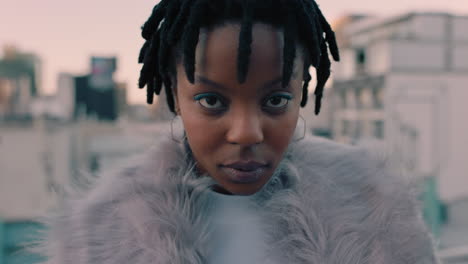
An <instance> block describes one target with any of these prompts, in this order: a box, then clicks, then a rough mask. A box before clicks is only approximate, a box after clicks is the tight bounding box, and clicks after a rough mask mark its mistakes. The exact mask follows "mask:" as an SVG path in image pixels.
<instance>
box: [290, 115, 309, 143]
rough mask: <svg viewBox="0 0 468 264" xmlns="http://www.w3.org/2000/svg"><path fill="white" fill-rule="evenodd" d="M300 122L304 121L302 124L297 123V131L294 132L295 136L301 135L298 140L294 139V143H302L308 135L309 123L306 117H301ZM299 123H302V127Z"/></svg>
mask: <svg viewBox="0 0 468 264" xmlns="http://www.w3.org/2000/svg"><path fill="white" fill-rule="evenodd" d="M299 120H302V122H300V121H298V122H297V125H296V130H294V135H298V134H299V135H300V136H299V137H297V138H294V139H293V141H292V142H298V141H301V140H303V139H304V138H305V134H306V129H307V123H306V121H305V119H304V117H302V115H299ZM299 123H302V127H301V125H300V124H299Z"/></svg>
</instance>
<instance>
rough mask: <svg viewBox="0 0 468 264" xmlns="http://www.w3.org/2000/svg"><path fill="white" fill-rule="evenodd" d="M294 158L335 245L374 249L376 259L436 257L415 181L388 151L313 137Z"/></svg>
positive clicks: (305, 195) (307, 199) (307, 202)
mask: <svg viewBox="0 0 468 264" xmlns="http://www.w3.org/2000/svg"><path fill="white" fill-rule="evenodd" d="M291 161H292V163H293V164H294V165H295V166H297V170H298V172H299V174H300V181H301V182H300V184H298V186H297V189H298V192H299V193H300V194H301V197H302V199H303V200H304V208H306V209H305V210H306V211H307V212H311V213H313V214H316V215H318V216H319V217H320V218H321V219H322V220H323V221H326V226H329V228H327V229H328V231H327V233H328V234H329V236H330V237H332V238H333V239H332V241H330V242H331V245H334V247H336V248H340V247H343V246H345V247H349V248H352V249H354V250H356V251H361V252H370V253H369V254H370V255H369V259H372V260H373V261H371V262H374V263H436V259H435V257H434V248H433V244H432V240H431V238H430V235H429V233H428V232H427V230H426V227H425V225H424V223H423V220H422V216H421V212H422V209H421V206H420V203H419V201H418V199H417V192H416V188H414V187H415V185H414V183H413V182H412V181H411V177H409V176H407V175H404V173H403V172H402V170H401V167H400V166H398V164H397V163H395V162H394V161H393V160H391V159H390V158H389V157H388V156H386V155H385V154H384V153H382V151H377V150H376V149H370V148H368V147H355V146H347V145H342V144H338V143H335V142H331V141H328V140H325V139H318V138H308V139H306V140H305V141H304V142H303V143H302V144H301V145H300V146H296V147H295V148H294V149H293V150H292V152H291ZM312 207H313V208H312ZM345 234H349V235H345ZM337 250H338V251H341V250H340V249H337ZM338 251H337V252H338Z"/></svg>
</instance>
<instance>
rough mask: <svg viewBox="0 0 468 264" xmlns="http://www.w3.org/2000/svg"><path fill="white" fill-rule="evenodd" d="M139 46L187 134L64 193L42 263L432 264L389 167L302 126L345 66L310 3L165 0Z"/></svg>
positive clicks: (145, 72) (150, 84)
mask: <svg viewBox="0 0 468 264" xmlns="http://www.w3.org/2000/svg"><path fill="white" fill-rule="evenodd" d="M143 37H144V38H145V39H146V43H145V44H144V46H143V48H142V51H141V55H140V62H142V63H143V64H144V65H143V69H142V71H141V77H140V87H145V86H146V87H147V92H148V93H147V98H148V102H149V103H151V102H152V101H153V95H154V94H155V93H156V94H159V93H160V91H161V89H162V87H164V89H165V92H166V95H167V103H168V106H169V108H170V109H171V110H172V111H173V112H174V113H176V115H177V116H178V118H177V119H175V120H180V121H181V123H183V128H184V130H183V131H178V130H177V129H176V128H175V125H174V126H173V127H172V129H171V133H169V134H168V135H167V136H162V137H160V138H159V139H158V141H157V143H156V144H155V147H154V148H153V150H152V151H150V152H149V153H147V154H145V155H144V156H143V157H142V158H140V159H139V160H138V161H136V162H135V163H134V164H132V165H131V166H128V167H126V168H124V169H122V170H120V171H119V172H118V173H113V174H111V173H109V174H106V175H103V176H102V177H101V178H100V179H99V181H98V182H97V183H96V185H95V186H94V187H93V188H92V189H91V190H90V191H89V192H88V193H86V195H85V196H81V197H78V198H76V199H70V200H69V201H68V202H67V204H66V206H65V210H64V213H63V215H62V216H61V217H59V218H56V219H55V221H53V222H52V224H51V231H50V237H49V239H48V241H49V245H48V250H49V253H50V262H51V263H72V264H74V263H77V264H78V263H104V264H106V263H109V264H110V263H113V264H115V263H137V264H138V263H145V264H146V263H327V264H331V263H340V264H345V263H349V264H351V263H353V264H355V263H360V264H361V263H383V264H390V263H392V264H395V263H397V264H403V263H408V264H409V263H411V264H413V263H437V260H436V258H435V257H434V252H433V246H432V243H431V240H430V238H429V236H428V233H427V232H426V230H425V228H424V225H423V223H422V221H421V218H420V215H419V209H418V207H417V206H416V203H415V199H414V197H413V195H412V194H411V192H410V190H409V189H408V187H407V185H406V184H405V183H404V181H402V180H401V179H399V178H398V177H395V176H392V175H391V174H389V173H388V170H387V169H386V166H385V162H381V161H378V160H377V159H375V158H373V157H372V156H371V155H370V154H368V153H367V152H366V151H363V150H359V149H355V148H354V147H347V146H342V145H339V144H336V143H332V142H328V141H325V140H319V139H315V138H309V137H306V138H303V136H304V135H303V133H304V130H302V129H300V128H297V127H296V126H297V124H299V127H301V126H303V125H304V124H303V123H302V120H303V119H301V118H300V117H299V109H300V107H301V106H305V104H306V103H307V95H308V83H309V81H310V80H311V76H310V74H309V68H310V66H313V67H315V68H316V71H317V87H316V90H315V99H316V100H315V108H316V110H315V111H316V113H317V114H318V113H319V110H320V102H321V97H322V91H323V87H324V85H325V82H326V81H327V79H328V77H329V75H330V60H329V57H328V56H329V55H328V51H329V50H330V53H331V55H332V57H333V58H334V59H335V60H338V59H339V54H338V49H337V46H336V43H335V38H334V34H333V32H332V30H331V28H330V26H329V24H328V23H327V21H326V20H325V18H324V17H323V15H322V13H321V12H320V10H319V8H318V6H317V4H316V3H315V2H314V1H313V0H287V1H286V0H255V1H253V0H219V1H213V0H163V1H161V2H160V3H159V4H158V5H157V6H156V7H155V8H154V10H153V13H152V15H151V17H150V18H149V20H148V21H147V22H146V23H145V25H144V27H143ZM176 122H177V121H174V122H173V124H175V123H176ZM301 124H302V125H301ZM302 138H303V139H302Z"/></svg>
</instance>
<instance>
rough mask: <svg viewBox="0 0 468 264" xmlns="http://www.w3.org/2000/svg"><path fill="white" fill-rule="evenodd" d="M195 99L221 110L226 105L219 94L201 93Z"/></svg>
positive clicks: (206, 105) (211, 107) (210, 107)
mask: <svg viewBox="0 0 468 264" xmlns="http://www.w3.org/2000/svg"><path fill="white" fill-rule="evenodd" d="M194 99H195V101H198V103H199V104H200V105H201V106H203V107H204V108H207V109H210V110H220V109H223V108H224V107H225V105H224V103H223V102H222V100H221V98H220V96H219V95H216V94H212V93H205V94H199V95H196V96H195V97H194Z"/></svg>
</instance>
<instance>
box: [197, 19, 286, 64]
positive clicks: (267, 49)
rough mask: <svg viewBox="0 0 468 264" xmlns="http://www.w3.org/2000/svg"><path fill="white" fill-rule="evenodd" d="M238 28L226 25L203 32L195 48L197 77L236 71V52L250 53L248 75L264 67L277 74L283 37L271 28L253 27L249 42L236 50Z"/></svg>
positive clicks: (233, 25)
mask: <svg viewBox="0 0 468 264" xmlns="http://www.w3.org/2000/svg"><path fill="white" fill-rule="evenodd" d="M240 29H241V26H240V24H238V23H228V24H224V25H221V26H218V27H215V28H213V29H211V30H203V31H202V32H201V34H200V40H199V45H198V46H197V54H196V59H197V60H196V68H197V71H198V72H199V73H200V72H201V73H209V72H211V71H216V70H220V69H219V67H222V68H224V69H231V70H235V71H234V73H236V71H237V63H238V54H239V52H249V50H250V58H249V63H248V67H249V72H251V69H256V68H258V67H263V68H265V67H266V69H265V70H269V71H270V72H272V73H273V72H275V73H277V72H280V71H281V66H282V61H283V60H282V58H283V56H282V51H283V34H282V31H281V30H278V29H276V28H274V27H273V26H270V25H267V24H262V23H256V24H254V25H253V27H252V42H251V43H248V47H242V46H239V33H240Z"/></svg>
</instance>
